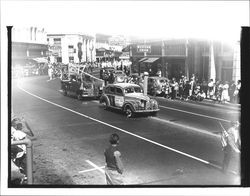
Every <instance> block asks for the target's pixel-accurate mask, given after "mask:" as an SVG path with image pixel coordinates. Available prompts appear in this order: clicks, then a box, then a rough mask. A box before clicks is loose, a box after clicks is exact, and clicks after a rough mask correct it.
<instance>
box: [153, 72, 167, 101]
mask: <svg viewBox="0 0 250 196" xmlns="http://www.w3.org/2000/svg"><path fill="white" fill-rule="evenodd" d="M167 82H168V79H167V78H165V77H158V76H151V77H148V93H149V94H151V95H153V94H155V95H163V96H164V95H165V91H166V85H167ZM154 91H155V92H154Z"/></svg>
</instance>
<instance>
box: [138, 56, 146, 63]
mask: <svg viewBox="0 0 250 196" xmlns="http://www.w3.org/2000/svg"><path fill="white" fill-rule="evenodd" d="M147 59H148V58H146V57H144V58H142V59H141V60H139V61H138V62H139V63H140V62H142V61H145V60H147Z"/></svg>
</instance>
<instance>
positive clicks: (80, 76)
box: [61, 67, 104, 99]
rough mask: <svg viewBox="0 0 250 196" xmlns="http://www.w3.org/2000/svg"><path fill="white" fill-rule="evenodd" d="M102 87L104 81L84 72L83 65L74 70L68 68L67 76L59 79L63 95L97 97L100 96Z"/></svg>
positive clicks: (79, 97) (78, 97)
mask: <svg viewBox="0 0 250 196" xmlns="http://www.w3.org/2000/svg"><path fill="white" fill-rule="evenodd" d="M79 70H80V71H79ZM103 87H104V81H103V80H102V79H99V78H96V77H94V76H92V75H91V74H89V73H87V72H84V68H83V67H77V68H76V69H74V71H72V69H69V72H68V76H67V78H66V79H65V78H62V79H61V91H62V93H63V95H65V96H66V95H68V96H74V97H77V99H82V98H84V97H90V98H95V99H97V98H99V97H100V96H101V94H102V90H103Z"/></svg>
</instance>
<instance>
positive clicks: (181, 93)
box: [179, 75, 185, 100]
mask: <svg viewBox="0 0 250 196" xmlns="http://www.w3.org/2000/svg"><path fill="white" fill-rule="evenodd" d="M184 82H185V80H184V76H183V75H182V76H181V79H180V81H179V96H180V99H181V100H182V99H183V93H184V84H185V83H184Z"/></svg>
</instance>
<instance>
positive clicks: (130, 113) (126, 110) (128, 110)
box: [125, 106, 134, 118]
mask: <svg viewBox="0 0 250 196" xmlns="http://www.w3.org/2000/svg"><path fill="white" fill-rule="evenodd" d="M125 113H126V116H127V118H132V117H134V112H133V110H132V109H131V107H130V106H127V107H126V109H125Z"/></svg>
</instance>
